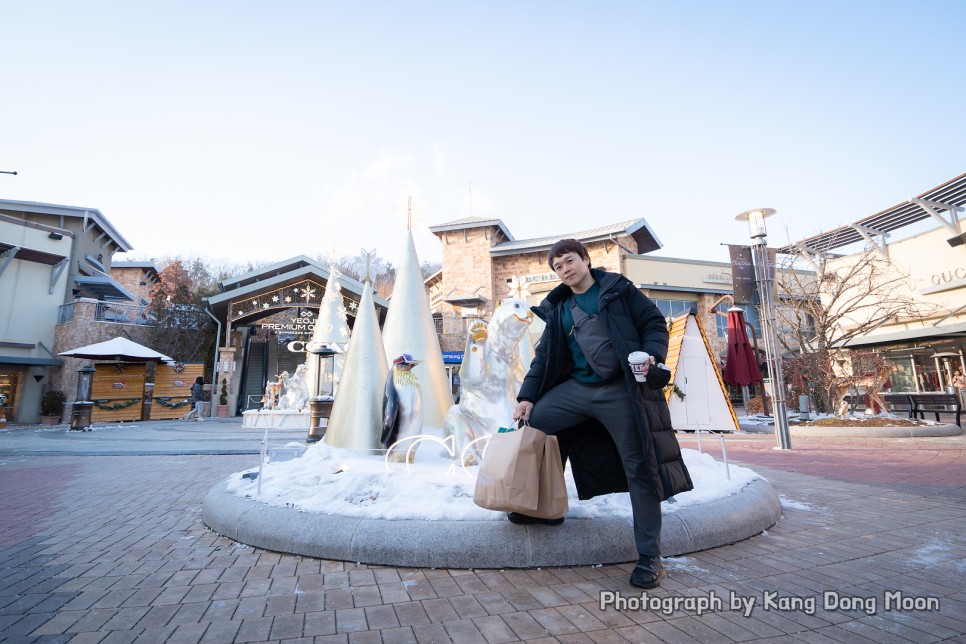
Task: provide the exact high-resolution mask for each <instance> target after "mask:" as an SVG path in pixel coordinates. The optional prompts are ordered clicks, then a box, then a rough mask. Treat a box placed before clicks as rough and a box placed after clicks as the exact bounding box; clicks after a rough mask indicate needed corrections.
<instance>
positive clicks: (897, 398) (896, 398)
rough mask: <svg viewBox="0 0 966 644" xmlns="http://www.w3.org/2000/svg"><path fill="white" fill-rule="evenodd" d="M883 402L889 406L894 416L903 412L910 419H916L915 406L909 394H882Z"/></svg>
mask: <svg viewBox="0 0 966 644" xmlns="http://www.w3.org/2000/svg"><path fill="white" fill-rule="evenodd" d="M882 400H884V401H885V403H886V404H887V405H889V411H890V412H892V413H893V414H895V413H896V412H903V413H905V414H906V415H908V416H909V418H915V414H914V413H913V409H914V408H915V404H914V403H913V402H912V399H911V398H909V394H882Z"/></svg>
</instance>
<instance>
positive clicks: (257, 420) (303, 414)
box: [242, 409, 309, 430]
mask: <svg viewBox="0 0 966 644" xmlns="http://www.w3.org/2000/svg"><path fill="white" fill-rule="evenodd" d="M242 427H254V428H261V429H272V428H278V429H305V430H308V428H309V410H308V409H304V410H301V411H297V410H293V409H249V410H248V411H246V412H242Z"/></svg>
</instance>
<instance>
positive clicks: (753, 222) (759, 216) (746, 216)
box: [735, 208, 778, 239]
mask: <svg viewBox="0 0 966 644" xmlns="http://www.w3.org/2000/svg"><path fill="white" fill-rule="evenodd" d="M776 212H778V211H777V210H775V209H774V208H755V209H754V210H746V211H745V212H743V213H741V214H740V215H738V216H737V217H735V221H747V222H748V230H749V231H750V232H751V237H752V239H760V238H763V237H765V236H766V235H767V234H768V231H767V230H765V219H767V218H768V217H771V216H772V215H774V214H775V213H776Z"/></svg>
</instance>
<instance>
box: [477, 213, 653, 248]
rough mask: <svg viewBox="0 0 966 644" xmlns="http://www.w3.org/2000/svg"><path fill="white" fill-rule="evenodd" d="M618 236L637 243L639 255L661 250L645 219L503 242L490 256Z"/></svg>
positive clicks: (496, 246)
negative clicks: (559, 243)
mask: <svg viewBox="0 0 966 644" xmlns="http://www.w3.org/2000/svg"><path fill="white" fill-rule="evenodd" d="M616 235H630V236H631V237H633V238H634V241H636V242H637V250H638V253H648V252H651V251H654V250H657V249H659V248H661V242H660V240H658V238H657V236H656V235H655V234H654V231H652V230H651V227H650V226H648V225H647V222H646V221H645V220H643V219H629V220H627V221H620V222H617V223H615V224H607V225H606V226H598V227H597V228H590V229H588V230H582V231H580V232H576V233H566V234H563V235H552V236H549V237H538V238H535V239H521V240H513V241H508V242H503V243H502V244H497V245H495V246H493V247H492V248H490V255H493V256H494V257H501V256H504V255H518V254H520V253H534V252H540V251H546V250H550V247H551V246H553V245H554V244H556V243H557V242H558V241H560V240H561V239H570V238H572V239H576V240H577V241H580V242H584V243H587V242H594V241H603V240H608V239H613V237H614V236H616Z"/></svg>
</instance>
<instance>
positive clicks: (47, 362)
mask: <svg viewBox="0 0 966 644" xmlns="http://www.w3.org/2000/svg"><path fill="white" fill-rule="evenodd" d="M0 364H26V365H36V366H40V367H59V366H60V365H62V364H64V361H63V360H58V359H57V358H34V357H33V356H0Z"/></svg>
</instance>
